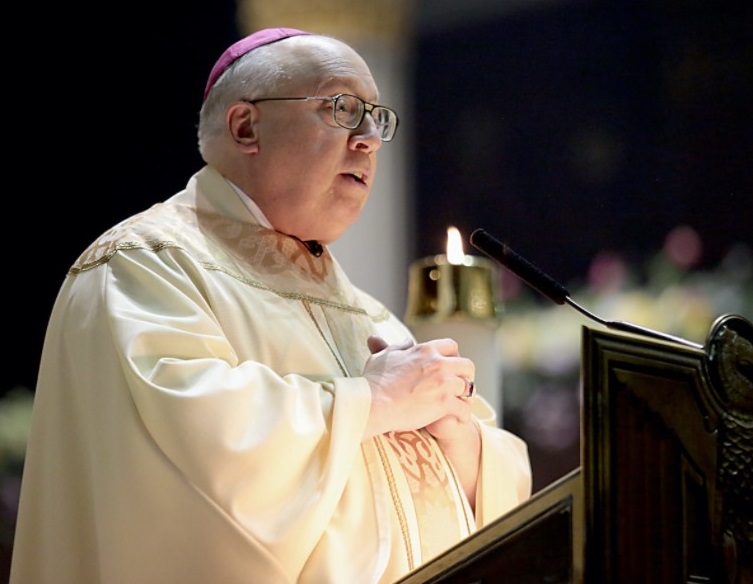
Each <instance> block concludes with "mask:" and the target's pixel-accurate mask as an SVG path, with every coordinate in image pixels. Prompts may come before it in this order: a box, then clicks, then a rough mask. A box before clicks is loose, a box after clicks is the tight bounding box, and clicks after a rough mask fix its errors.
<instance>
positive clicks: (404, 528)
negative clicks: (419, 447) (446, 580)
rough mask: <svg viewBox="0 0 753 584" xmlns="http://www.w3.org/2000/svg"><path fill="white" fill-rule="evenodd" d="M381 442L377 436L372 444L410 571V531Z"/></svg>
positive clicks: (412, 563) (411, 560) (412, 566)
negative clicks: (385, 479)
mask: <svg viewBox="0 0 753 584" xmlns="http://www.w3.org/2000/svg"><path fill="white" fill-rule="evenodd" d="M382 440H383V437H382V436H377V437H375V438H374V444H375V445H376V448H377V451H378V452H379V458H380V459H381V461H382V468H384V472H385V474H386V475H387V484H388V485H389V488H390V496H391V497H392V503H393V506H394V507H395V512H396V513H397V519H398V522H399V523H400V531H401V532H402V534H403V543H404V544H405V553H406V555H407V556H408V568H409V569H410V570H412V569H413V568H414V567H415V564H414V561H413V545H412V544H411V539H410V531H409V530H408V520H407V519H406V518H405V509H403V505H402V503H401V502H400V497H399V496H398V493H397V485H396V483H395V477H394V476H393V474H392V472H391V471H390V464H389V460H387V452H386V451H385V448H384V445H383V444H382Z"/></svg>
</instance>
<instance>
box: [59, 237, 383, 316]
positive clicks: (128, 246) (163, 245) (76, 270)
mask: <svg viewBox="0 0 753 584" xmlns="http://www.w3.org/2000/svg"><path fill="white" fill-rule="evenodd" d="M168 248H175V249H180V250H183V251H186V250H185V248H184V247H182V246H180V245H178V244H177V243H174V242H169V241H163V242H159V243H156V244H154V245H148V246H147V245H143V244H141V243H135V242H126V243H121V244H118V246H117V247H116V248H115V250H114V251H112V252H111V253H109V254H106V255H104V256H102V257H101V258H99V259H98V260H96V261H93V262H90V263H88V264H84V265H82V266H81V267H77V266H73V267H71V268H70V269H69V270H68V273H69V274H71V275H75V274H80V273H82V272H86V271H88V270H93V269H94V268H96V267H98V266H101V265H103V264H106V263H107V262H109V261H110V260H111V259H112V258H113V256H115V254H116V253H118V252H119V251H126V250H132V249H145V250H149V251H153V252H159V251H162V250H165V249H168ZM199 264H200V265H201V266H202V267H204V268H205V269H207V270H213V271H216V272H222V273H223V274H226V275H228V276H230V277H231V278H235V279H236V280H238V281H239V282H243V283H244V284H248V285H249V286H252V287H254V288H256V289H258V290H264V291H266V292H271V293H272V294H276V295H277V296H279V297H280V298H285V299H288V300H302V301H305V302H310V303H311V304H317V305H319V306H326V307H327V308H334V309H336V310H342V311H343V312H350V313H352V314H360V315H362V316H366V317H368V318H370V319H371V320H372V322H384V321H386V320H388V319H389V312H388V311H387V309H384V310H382V311H381V312H380V313H379V314H369V313H368V312H366V311H365V310H364V309H363V308H357V307H354V306H350V305H348V304H342V303H340V302H332V301H331V300H327V299H325V298H317V297H316V296H311V295H309V294H301V293H300V292H286V291H284V290H275V289H274V288H272V287H270V286H269V285H267V284H264V283H263V282H258V281H256V280H250V279H248V278H245V277H243V276H241V275H240V274H238V273H236V272H232V271H230V270H228V269H227V268H225V267H224V266H221V265H219V264H214V263H210V262H205V261H200V260H199Z"/></svg>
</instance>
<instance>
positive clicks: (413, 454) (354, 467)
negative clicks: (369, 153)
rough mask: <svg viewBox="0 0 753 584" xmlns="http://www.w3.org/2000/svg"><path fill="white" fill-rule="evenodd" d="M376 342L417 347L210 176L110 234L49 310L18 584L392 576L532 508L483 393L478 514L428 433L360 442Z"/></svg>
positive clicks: (15, 568) (375, 305)
mask: <svg viewBox="0 0 753 584" xmlns="http://www.w3.org/2000/svg"><path fill="white" fill-rule="evenodd" d="M250 194H251V196H253V193H250ZM372 334H376V335H379V336H381V337H382V338H384V339H385V340H386V341H387V342H388V343H401V342H403V341H404V340H405V339H406V338H408V337H410V332H409V331H408V329H407V328H406V327H405V326H404V325H403V324H402V323H401V322H400V321H399V319H398V318H396V317H395V315H393V314H391V313H390V312H389V311H387V310H386V309H385V308H384V306H383V305H382V304H381V303H379V302H378V301H376V300H375V299H373V298H372V297H371V296H369V295H368V294H366V293H364V292H363V291H361V290H359V289H357V288H355V287H354V286H353V285H352V284H351V283H350V282H349V280H348V279H347V277H346V276H345V274H344V273H343V271H342V270H341V268H340V266H339V265H338V263H337V262H336V261H335V260H334V258H332V256H331V255H330V254H329V252H328V251H327V250H325V252H324V253H323V254H322V255H321V256H320V257H314V256H312V255H311V254H310V253H309V252H308V251H307V250H306V249H305V248H304V247H303V246H302V245H301V244H300V243H299V242H298V241H296V240H295V239H293V238H291V237H288V236H286V235H283V234H280V233H277V232H275V231H273V230H270V229H267V228H265V227H262V226H261V225H260V224H259V223H258V222H257V221H256V220H255V218H254V217H253V216H252V215H251V213H250V211H249V210H248V209H247V208H246V206H245V205H244V204H243V203H242V202H241V200H240V199H239V198H238V196H237V195H236V193H235V191H234V190H233V189H232V187H231V186H230V185H229V184H228V183H227V182H226V181H225V180H224V179H223V178H222V177H221V176H220V175H219V174H218V173H217V172H216V171H215V170H214V169H213V168H211V167H205V168H204V169H202V170H201V171H199V172H198V173H197V174H196V175H194V177H192V178H191V180H190V181H189V183H188V185H187V187H186V189H185V190H184V191H181V192H180V193H178V194H176V195H175V196H173V197H172V198H170V199H168V200H167V201H165V202H163V203H159V204H157V205H154V206H153V207H151V208H150V209H147V210H146V211H144V212H142V213H140V214H138V215H135V216H133V217H131V218H129V219H127V220H126V221H124V222H122V223H120V224H119V225H116V226H115V227H113V228H112V229H110V230H109V231H107V232H106V233H104V234H103V235H102V236H101V237H100V238H99V239H98V240H97V241H95V242H94V243H93V244H92V245H91V246H90V247H89V248H88V249H87V250H86V251H85V252H84V253H83V254H82V255H81V256H80V257H79V259H78V260H77V261H76V262H75V264H74V265H73V266H72V267H71V269H70V270H69V272H68V274H67V276H66V278H65V281H64V282H63V284H62V286H61V289H60V292H59V294H58V297H57V299H56V302H55V306H54V307H53V311H52V315H51V317H50V323H49V327H48V330H47V334H46V337H45V344H44V348H43V359H42V363H41V365H40V372H39V379H38V384H37V390H36V396H35V405H34V412H33V415H32V425H31V435H30V438H29V444H28V449H27V457H26V460H25V465H24V476H23V481H22V490H21V500H20V509H19V515H18V521H17V528H16V539H15V542H14V549H13V558H12V564H11V580H10V582H11V584H49V583H51V582H54V583H55V584H215V583H216V584H253V583H261V584H268V583H269V584H277V583H281V584H287V583H291V584H293V583H295V584H321V583H323V582H327V583H328V584H339V583H343V584H361V583H363V584H389V583H390V582H394V581H395V580H397V579H399V578H400V577H402V576H404V575H405V574H406V573H407V572H408V571H410V570H411V569H413V568H415V567H417V566H418V565H420V564H421V563H423V562H425V561H427V560H428V559H430V558H432V557H434V556H435V555H436V554H438V553H440V552H441V551H443V550H445V549H447V547H449V546H451V545H453V544H455V543H457V542H458V541H459V540H460V539H461V538H463V537H464V536H466V535H468V534H469V533H471V532H473V531H474V530H475V529H477V528H478V527H481V526H483V525H486V524H488V523H489V522H491V521H493V520H494V519H496V518H497V517H499V516H500V515H502V514H503V513H506V512H507V511H509V510H511V509H512V508H514V507H515V506H516V505H518V504H519V503H520V502H522V501H524V500H525V499H526V498H528V497H529V496H530V489H531V477H530V465H529V460H528V454H527V450H526V447H525V444H524V443H523V442H522V441H521V440H520V439H519V438H517V437H515V436H513V435H512V434H510V433H509V432H506V431H504V430H502V429H500V428H498V427H496V425H495V423H494V414H493V411H492V410H491V409H490V408H489V407H488V404H486V403H485V402H484V401H483V399H481V398H478V397H477V398H474V415H475V416H476V419H475V420H474V421H475V423H477V425H478V427H479V430H480V434H481V444H482V452H481V468H480V476H479V483H478V488H477V500H476V510H475V516H474V514H473V513H471V510H470V508H469V505H468V502H467V501H466V498H465V495H464V494H463V492H462V490H461V489H460V487H459V485H458V482H457V480H456V478H455V475H454V473H453V469H452V467H451V465H450V464H449V462H448V461H447V459H446V458H445V457H444V455H443V454H442V452H441V449H439V448H438V445H437V443H436V441H435V440H433V438H432V437H431V436H429V435H428V433H426V432H425V431H416V432H403V433H390V434H387V435H384V436H380V437H377V438H375V439H372V440H368V441H363V440H362V436H363V431H364V427H365V425H366V422H367V419H368V414H369V408H370V404H371V393H370V388H369V385H368V383H367V382H366V380H365V379H364V378H363V377H361V375H362V372H363V367H364V363H365V362H366V359H367V358H368V356H369V353H368V347H367V338H368V336H369V335H372Z"/></svg>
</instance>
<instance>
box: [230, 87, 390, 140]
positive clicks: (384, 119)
mask: <svg viewBox="0 0 753 584" xmlns="http://www.w3.org/2000/svg"><path fill="white" fill-rule="evenodd" d="M312 100H321V101H329V102H332V119H333V120H334V121H335V123H336V124H337V125H338V126H341V127H343V128H345V129H347V130H355V129H356V128H357V127H358V126H360V125H361V122H363V118H364V116H366V112H368V113H370V114H371V117H372V118H374V123H375V124H376V127H377V132H379V137H380V138H381V139H382V142H389V141H390V140H392V138H394V137H395V132H396V131H397V124H398V118H397V113H396V112H395V111H394V110H391V109H390V108H388V107H385V106H383V105H375V104H373V103H368V102H366V101H364V100H362V99H361V98H360V97H357V96H355V95H350V94H348V93H340V94H338V95H333V96H331V97H265V98H262V99H243V100H241V101H245V102H247V103H259V102H261V101H312Z"/></svg>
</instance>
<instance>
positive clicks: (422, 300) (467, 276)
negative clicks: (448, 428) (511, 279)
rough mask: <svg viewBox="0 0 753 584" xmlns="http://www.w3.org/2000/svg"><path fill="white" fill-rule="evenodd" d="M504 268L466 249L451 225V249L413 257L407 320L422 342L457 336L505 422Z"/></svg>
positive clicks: (480, 386)
mask: <svg viewBox="0 0 753 584" xmlns="http://www.w3.org/2000/svg"><path fill="white" fill-rule="evenodd" d="M498 281H499V272H498V271H497V268H496V266H495V265H494V263H493V262H491V261H490V260H488V259H486V258H482V257H479V256H471V255H466V254H465V252H464V250H463V242H462V238H461V236H460V231H458V230H457V229H456V228H455V227H449V228H448V229H447V255H435V256H430V257H426V258H423V259H420V260H417V261H415V262H413V264H411V266H410V272H409V278H408V303H407V309H406V315H405V322H406V323H407V324H408V326H409V327H410V328H411V331H412V332H413V334H414V336H415V337H416V339H417V340H418V341H419V342H422V341H428V340H431V339H438V338H451V339H454V340H455V341H457V343H458V347H459V349H460V354H461V355H462V356H464V357H468V358H469V359H471V360H472V361H473V362H474V364H475V366H476V376H475V383H476V389H477V391H478V393H479V394H480V395H481V396H483V397H484V398H485V399H486V400H487V401H488V402H489V403H490V404H491V406H492V407H493V408H494V409H495V411H496V412H497V421H498V423H499V425H500V426H501V425H502V371H501V361H500V359H499V355H498V350H497V342H496V334H497V330H498V328H499V323H500V317H501V306H502V304H501V298H500V292H499V290H500V287H499V285H498Z"/></svg>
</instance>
